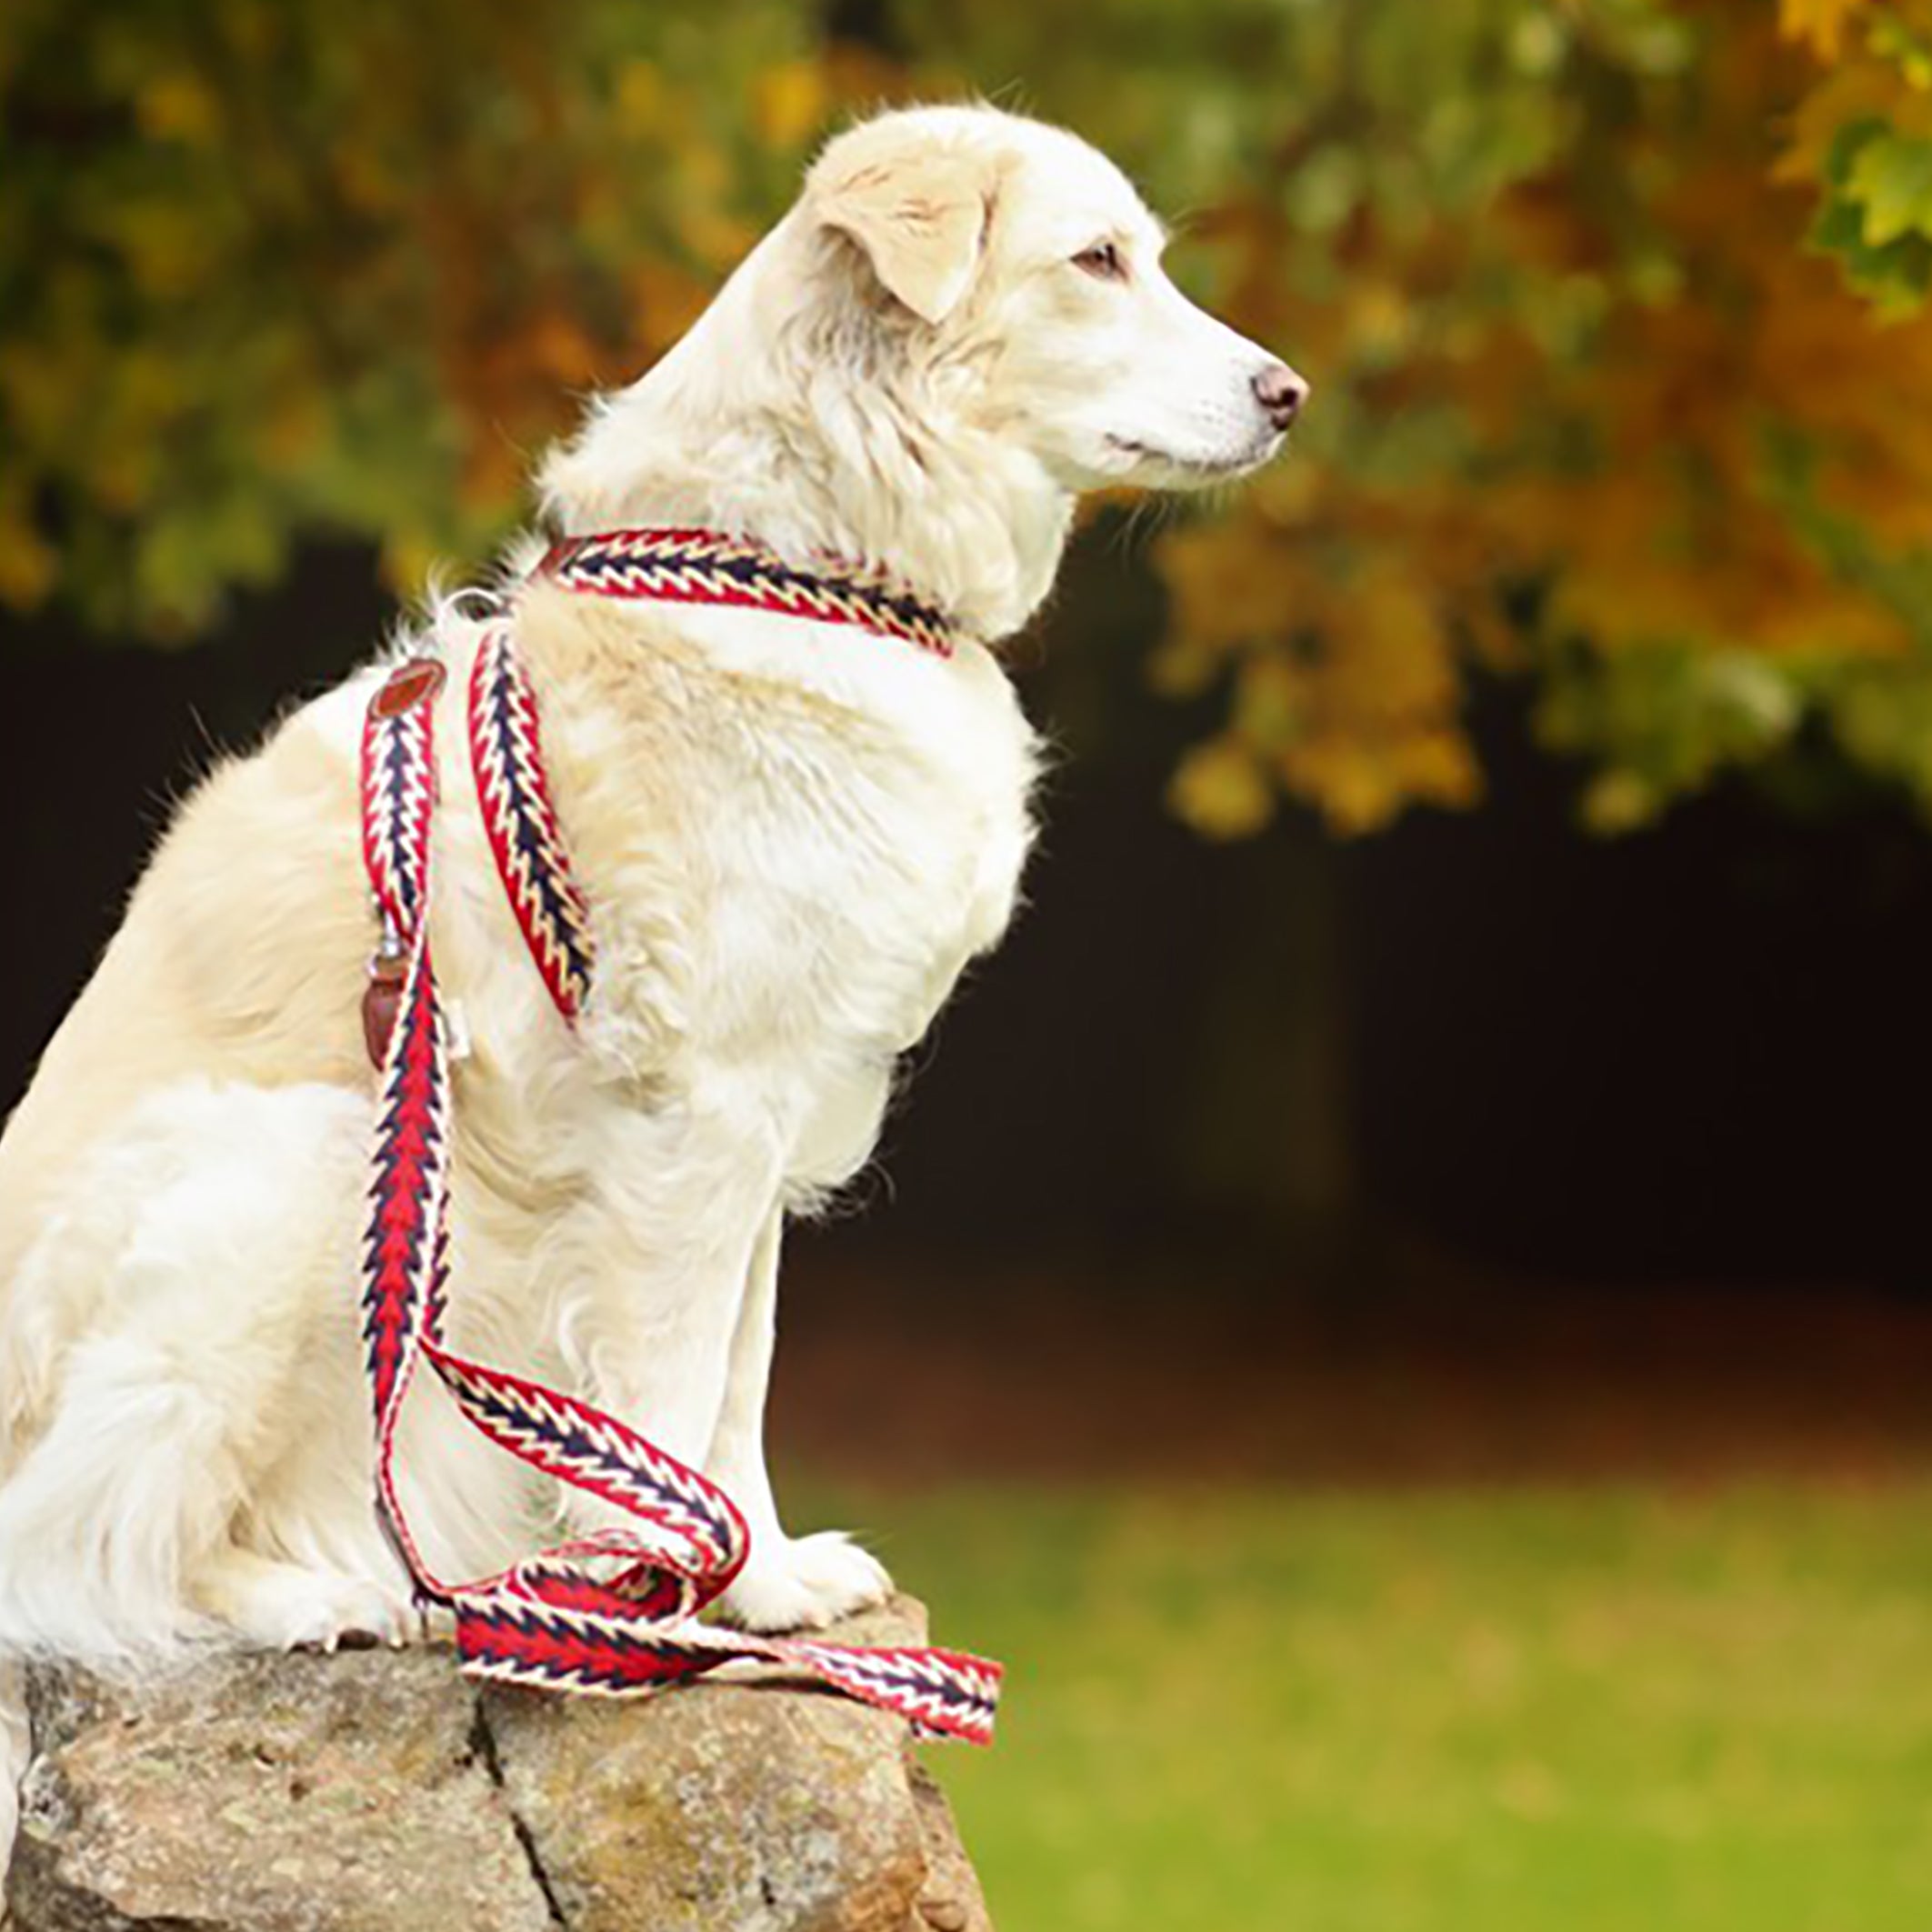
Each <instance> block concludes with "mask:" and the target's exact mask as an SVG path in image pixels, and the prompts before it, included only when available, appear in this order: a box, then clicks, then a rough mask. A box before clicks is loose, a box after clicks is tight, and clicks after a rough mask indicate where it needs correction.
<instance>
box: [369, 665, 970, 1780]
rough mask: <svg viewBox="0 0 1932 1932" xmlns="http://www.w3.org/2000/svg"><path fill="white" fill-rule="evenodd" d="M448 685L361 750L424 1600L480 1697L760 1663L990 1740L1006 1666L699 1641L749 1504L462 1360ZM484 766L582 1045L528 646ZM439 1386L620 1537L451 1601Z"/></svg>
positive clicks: (503, 867) (507, 872) (394, 1319)
mask: <svg viewBox="0 0 1932 1932" xmlns="http://www.w3.org/2000/svg"><path fill="white" fill-rule="evenodd" d="M444 681H445V674H444V671H443V667H442V666H441V665H440V664H439V663H437V662H435V661H434V660H431V659H416V660H414V661H412V662H410V663H408V664H405V665H404V666H401V667H400V668H399V669H398V670H397V671H395V673H394V674H393V675H392V676H391V677H390V678H389V680H388V682H387V683H385V685H384V686H382V688H381V689H380V690H378V691H377V693H376V694H375V697H374V698H373V699H372V700H371V702H370V705H369V708H368V712H367V715H366V716H365V721H364V726H363V741H362V802H363V856H364V861H365V866H366V868H367V871H368V876H369V882H370V885H371V887H372V889H373V891H374V893H375V901H376V905H377V908H378V911H379V914H380V916H381V920H382V931H383V937H382V945H381V948H380V950H379V952H378V954H377V956H376V959H375V963H374V965H373V966H372V969H371V983H370V989H369V995H368V997H367V999H366V1001H365V1028H366V1030H367V1033H368V1036H369V1040H370V1045H371V1048H372V1056H375V1057H377V1059H378V1064H379V1067H380V1076H379V1081H378V1095H379V1102H378V1108H377V1121H376V1134H375V1150H374V1156H373V1159H372V1163H371V1173H370V1189H369V1206H370V1215H369V1221H368V1228H367V1235H366V1238H365V1248H364V1267H363V1335H364V1343H365V1361H366V1366H367V1370H368V1376H369V1386H370V1395H371V1400H372V1403H373V1406H374V1415H375V1439H376V1464H375V1482H376V1503H377V1509H378V1514H379V1517H380V1518H381V1520H382V1522H383V1524H384V1527H385V1530H386V1531H387V1533H388V1535H389V1536H390V1537H391V1539H392V1541H393V1542H394V1543H395V1547H396V1550H397V1553H398V1555H399V1556H400V1557H401V1558H402V1560H403V1562H404V1563H405V1566H406V1567H407V1569H408V1571H409V1574H410V1577H411V1579H412V1580H413V1582H414V1584H415V1587H416V1589H417V1591H418V1593H419V1594H420V1595H421V1596H422V1597H424V1598H425V1599H426V1600H428V1601H430V1602H433V1603H435V1604H437V1605H440V1606H442V1607H444V1608H445V1609H446V1610H448V1612H449V1613H450V1615H451V1617H453V1619H454V1623H455V1641H456V1649H457V1654H458V1657H459V1659H460V1662H461V1665H462V1667H463V1669H464V1670H465V1672H467V1673H468V1674H470V1675H471V1676H474V1677H489V1678H494V1679H496V1680H498V1681H501V1682H506V1683H516V1684H526V1685H532V1686H536V1687H543V1688H548V1689H553V1690H575V1691H585V1692H591V1693H595V1694H598V1695H603V1696H606V1697H623V1696H627V1695H634V1694H636V1693H639V1692H643V1691H647V1690H650V1689H654V1688H656V1687H660V1686H663V1685H666V1684H670V1683H679V1682H684V1681H686V1680H688V1679H690V1678H693V1677H698V1676H701V1675H702V1674H703V1673H705V1672H706V1671H708V1670H713V1669H716V1667H718V1666H719V1665H721V1664H726V1663H729V1662H732V1661H734V1660H736V1659H745V1658H749V1659H753V1660H756V1661H761V1662H766V1663H771V1664H776V1665H780V1666H783V1667H786V1668H788V1669H791V1670H794V1671H798V1672H802V1673H804V1674H806V1675H808V1676H810V1677H816V1678H817V1679H818V1680H819V1681H820V1682H821V1683H823V1684H826V1685H828V1686H830V1687H833V1688H835V1689H836V1690H838V1691H841V1692H843V1693H844V1694H845V1695H846V1696H847V1697H855V1698H857V1699H859V1700H860V1701H862V1702H864V1703H867V1704H872V1705H876V1706H878V1707H881V1708H882V1709H886V1710H890V1711H894V1712H896V1713H897V1714H898V1715H900V1716H901V1717H906V1718H907V1719H908V1720H910V1722H911V1723H912V1725H913V1727H914V1728H915V1730H916V1732H917V1733H918V1734H920V1735H923V1736H928V1737H956V1738H963V1739H965V1740H966V1741H968V1742H971V1743H976V1744H985V1743H987V1742H989V1741H990V1740H991V1737H992V1730H993V1716H994V1708H995V1706H996V1702H997V1699H998V1695H999V1679H1000V1668H999V1666H998V1665H996V1664H994V1663H991V1662H988V1661H986V1659H983V1658H979V1657H969V1656H966V1655H963V1654H961V1653H959V1652H956V1651H951V1650H941V1649H936V1648H932V1647H926V1646H910V1645H899V1646H881V1647H856V1646H852V1645H842V1644H826V1643H818V1642H815V1641H813V1640H811V1639H809V1638H802V1637H787V1638H781V1637H756V1636H753V1635H750V1634H748V1633H745V1632H740V1631H735V1630H726V1629H723V1628H720V1627H716V1626H714V1625H710V1624H706V1623H701V1622H699V1621H698V1620H697V1619H698V1613H699V1612H700V1611H702V1610H703V1609H705V1607H706V1606H707V1605H709V1604H711V1603H713V1602H715V1601H716V1599H717V1597H719V1596H720V1595H722V1594H723V1592H724V1591H725V1590H726V1589H727V1588H728V1587H730V1585H731V1582H732V1580H733V1579H734V1578H735V1577H736V1576H737V1574H738V1572H739V1571H740V1570H741V1569H742V1568H743V1567H744V1565H745V1560H746V1556H747V1554H748V1552H749V1547H750V1537H749V1533H748V1531H747V1529H746V1524H745V1519H744V1517H742V1516H741V1515H740V1514H739V1513H738V1510H737V1508H736V1506H735V1505H734V1504H733V1503H732V1501H731V1499H730V1498H729V1497H727V1496H726V1494H725V1493H724V1491H722V1490H721V1489H719V1488H718V1487H716V1485H715V1484H713V1483H711V1482H709V1481H707V1480H706V1478H705V1477H702V1476H700V1475H699V1474H698V1473H697V1472H696V1470H694V1469H689V1468H686V1467H685V1465H684V1464H682V1463H680V1462H678V1461H677V1460H676V1458H675V1457H670V1456H667V1455H666V1454H665V1453H664V1451H663V1450H661V1449H659V1448H657V1447H656V1446H655V1445H654V1444H652V1443H650V1442H649V1441H647V1440H646V1438H645V1437H644V1436H640V1435H639V1434H638V1433H637V1432H636V1430H635V1429H633V1428H631V1427H630V1426H627V1425H626V1424H625V1423H623V1422H620V1421H619V1420H617V1418H616V1417H615V1416H607V1415H606V1414H604V1413H603V1412H602V1411H601V1410H599V1409H596V1408H594V1407H593V1406H591V1405H589V1404H588V1403H586V1402H582V1401H579V1400H578V1399H576V1397H575V1396H567V1395H565V1394H562V1393H560V1392H559V1391H557V1390H555V1389H550V1388H546V1387H544V1386H542V1385H541V1384H539V1383H536V1382H532V1381H529V1380H526V1378H524V1377H523V1376H516V1375H511V1374H509V1373H507V1372H506V1371H505V1370H503V1369H499V1368H492V1367H488V1366H485V1365H484V1364H482V1363H479V1362H474V1361H470V1360H468V1359H466V1358H465V1357H464V1356H459V1355H457V1354H455V1352H454V1351H452V1350H451V1349H450V1348H448V1347H447V1346H445V1341H444V1334H443V1325H444V1314H445V1303H446V1296H447V1288H448V1273H449V1260H448V1255H449V1236H448V1218H449V1178H450V1152H451V1130H452V1118H451V1090H450V1073H449V1057H448V1051H447V1043H446V1038H445V1022H444V1016H443V1009H442V1006H441V1002H440V1000H439V998H438V996H437V990H436V980H435V967H434V965H433V963H432V959H431V956H430V943H429V920H428V907H429V903H430V882H431V874H432V864H431V855H432V849H433V838H432V829H433V825H434V819H435V806H436V759H435V701H436V699H437V696H439V694H440V692H441V690H442V688H443V685H444ZM468 722H469V741H470V756H471V763H472V767H473V769H474V772H475V780H476V791H477V796H478V798H479V800H480V801H481V804H482V809H483V816H484V822H485V825H486V829H487V832H488V836H489V842H490V849H491V851H492V852H493V853H494V854H495V855H496V865H497V869H498V872H499V874H500V875H501V876H502V879H503V884H504V887H505V890H506V893H507V895H508V896H509V899H510V903H511V906H512V907H513V908H514V910H515V912H516V919H517V923H518V925H519V926H521V927H522V929H523V932H524V936H525V938H526V941H527V943H528V945H529V948H530V954H531V957H532V958H533V959H534V960H535V962H536V966H537V969H538V971H539V972H540V974H541V975H542V976H543V979H544V983H545V985H546V986H547V987H548V988H549V990H550V993H551V996H552V998H553V1000H554V1001H555V1003H556V1006H557V1009H558V1011H559V1012H560V1013H562V1014H563V1016H564V1017H565V1018H566V1020H567V1021H573V1022H574V1021H575V1020H576V1016H577V1015H578V1013H579V1012H580V1011H581V1009H582V1006H583V1003H584V1000H585V997H586V994H587V991H588V987H589V983H590V972H591V966H592V947H591V940H590V932H589V926H588V921H587V919H586V914H585V906H584V900H583V896H582V895H581V893H580V892H579V890H578V888H577V886H576V882H575V880H574V879H573V878H572V877H571V874H570V868H569V863H568V858H567V856H566V851H565V847H564V845H563V842H562V838H561V836H560V835H559V833H558V829H557V824H556V813H555V811H554V809H553V807H552V805H551V801H550V796H549V788H548V786H547V783H546V778H545V774H544V766H543V756H542V747H541V741H540V738H539V736H538V719H537V711H536V696H535V694H534V692H533V691H532V689H531V687H530V685H529V682H528V679H527V678H526V676H525V674H524V671H523V668H522V666H521V664H520V662H519V660H518V658H517V656H516V648H515V646H514V643H513V642H512V639H511V636H510V632H509V630H508V629H507V627H499V628H497V629H496V630H494V631H492V632H491V633H490V634H489V635H488V636H487V637H486V640H485V642H484V644H483V646H482V647H481V649H480V650H479V651H478V654H477V656H476V661H475V669H474V672H473V675H472V677H471V680H470V687H469V694H468ZM425 1362H426V1363H427V1364H428V1365H429V1366H430V1368H431V1369H432V1370H433V1371H434V1373H435V1376H437V1378H438V1379H439V1380H440V1381H441V1382H442V1384H443V1386H444V1387H445V1389H447V1390H448V1392H449V1394H450V1395H451V1396H453V1397H454V1398H455V1402H456V1405H457V1406H458V1408H459V1409H460V1410H461V1412H462V1414H463V1415H464V1416H465V1417H467V1419H468V1420H469V1421H470V1422H471V1423H472V1424H473V1425H474V1426H475V1427H476V1428H478V1429H480V1430H481V1431H482V1432H483V1434H484V1435H486V1436H488V1437H489V1438H490V1439H491V1440H492V1441H493V1442H495V1443H496V1444H497V1445H498V1446H500V1447H502V1448H504V1449H506V1450H507V1451H508V1452H509V1453H510V1454H511V1455H513V1456H516V1457H520V1458H521V1459H522V1460H523V1461H525V1462H526V1463H528V1464H530V1465H531V1467H534V1468H536V1469H538V1470H540V1471H542V1472H543V1473H544V1474H545V1475H546V1476H549V1477H555V1478H556V1479H557V1480H558V1481H560V1482H564V1483H567V1484H569V1485H570V1486H572V1487H575V1488H578V1489H582V1490H585V1491H587V1492H588V1493H590V1494H592V1495H594V1496H597V1497H602V1498H603V1499H604V1500H605V1501H606V1502H608V1503H612V1504H615V1505H616V1506H617V1507H619V1508H621V1509H623V1510H624V1511H625V1512H626V1514H627V1516H628V1517H629V1518H630V1519H631V1520H630V1522H629V1523H628V1524H627V1525H626V1527H624V1528H621V1529H606V1530H600V1531H597V1532H596V1533H594V1534H591V1535H587V1536H583V1537H576V1538H573V1539H571V1540H570V1541H568V1542H566V1543H563V1544H560V1545H558V1546H556V1547H553V1548H550V1549H546V1550H544V1551H542V1552H541V1553H539V1554H538V1555H536V1556H534V1557H528V1558H526V1559H525V1560H524V1561H522V1562H520V1563H517V1564H515V1565H513V1566H512V1567H510V1568H508V1569H506V1570H504V1571H502V1572H500V1573H498V1574H497V1575H496V1576H493V1577H480V1578H475V1579H472V1580H469V1581H465V1582H453V1581H450V1580H448V1579H446V1578H444V1577H439V1576H438V1575H437V1574H436V1573H435V1570H434V1569H433V1568H432V1567H431V1566H430V1564H429V1563H428V1561H427V1560H426V1559H425V1557H424V1555H423V1552H422V1550H421V1548H420V1547H419V1546H418V1545H417V1543H416V1542H415V1537H414V1535H413V1534H412V1532H411V1530H410V1527H409V1525H408V1522H407V1519H406V1517H405V1514H404V1511H403V1507H402V1501H401V1498H400V1497H399V1496H398V1494H397V1491H396V1484H395V1435H396V1426H397V1421H398V1418H399V1416H400V1415H401V1411H402V1406H403V1401H404V1398H405V1396H406V1395H407V1393H408V1390H409V1387H410V1386H411V1383H412V1381H413V1379H414V1377H415V1373H416V1370H417V1368H418V1366H420V1365H421V1364H423V1363H425Z"/></svg>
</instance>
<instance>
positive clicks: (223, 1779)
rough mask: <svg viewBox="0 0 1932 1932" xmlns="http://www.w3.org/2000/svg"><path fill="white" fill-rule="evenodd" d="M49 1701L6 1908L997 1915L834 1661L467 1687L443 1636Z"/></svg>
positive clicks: (551, 1921)
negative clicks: (552, 1685)
mask: <svg viewBox="0 0 1932 1932" xmlns="http://www.w3.org/2000/svg"><path fill="white" fill-rule="evenodd" d="M924 1624H925V1617H924V1613H923V1612H922V1611H921V1610H920V1609H919V1607H918V1606H917V1605H916V1604H914V1603H911V1602H909V1601H908V1600H906V1599H904V1598H901V1599H899V1600H898V1601H897V1602H896V1603H895V1604H893V1605H891V1606H889V1607H887V1608H886V1609H885V1610H882V1611H878V1612H876V1613H874V1614H873V1615H872V1616H870V1617H863V1618H856V1619H854V1620H853V1621H852V1622H851V1623H850V1624H848V1625H846V1626H844V1627H841V1629H840V1630H839V1631H838V1632H836V1635H838V1636H841V1637H849V1638H851V1639H854V1640H856V1641H860V1642H872V1643H884V1642H896V1643H904V1642H912V1641H918V1640H919V1639H920V1638H921V1637H923V1635H924ZM32 1704H33V1713H34V1744H35V1758H34V1764H33V1767H32V1769H31V1770H30V1771H29V1773H28V1775H27V1780H26V1786H25V1793H24V1796H23V1801H22V1807H21V1827H20V1837H19V1841H18V1844H17V1846H16V1847H15V1857H14V1865H13V1869H12V1872H11V1873H10V1875H9V1877H8V1881H7V1905H8V1907H9V1908H10V1912H11V1917H10V1918H9V1919H8V1920H6V1921H5V1926H6V1927H7V1932H403V1928H405V1927H408V1928H411V1932H420V1928H421V1927H425V1926H435V1925H443V1926H448V1927H464V1928H465V1932H466V1928H470V1927H475V1928H477V1932H485V1928H487V1932H554V1928H556V1927H568V1928H570V1932H988V1928H987V1922H986V1907H985V1904H984V1902H983V1900H982V1899H981V1897H980V1893H979V1887H978V1884H977V1882H976V1879H975V1878H974V1877H973V1872H972V1868H971V1867H970V1866H969V1865H968V1864H967V1862H966V1857H965V1854H964V1852H963V1851H962V1850H961V1848H960V1846H959V1841H958V1838H957V1837H956V1834H955V1832H954V1829H953V1824H952V1819H951V1817H950V1814H949V1813H948V1811H947V1809H946V1800H945V1798H944V1797H941V1795H940V1793H939V1791H938V1788H937V1787H936V1786H935V1785H934V1784H933V1782H932V1780H931V1779H930V1778H929V1777H927V1776H926V1773H925V1771H924V1768H923V1767H921V1766H920V1765H919V1764H918V1763H916V1761H915V1759H914V1758H913V1757H912V1754H911V1750H910V1748H909V1747H908V1745H907V1742H906V1727H905V1726H904V1724H903V1723H901V1722H900V1721H899V1720H898V1719H897V1718H896V1717H888V1716H886V1715H885V1714H884V1713H882V1712H878V1711H873V1710H869V1709H866V1708H865V1707H862V1706H859V1705H856V1704H851V1703H848V1702H846V1701H845V1700H844V1699H841V1698H838V1697H832V1696H830V1695H827V1694H826V1693H825V1692H823V1691H819V1690H816V1689H811V1688H806V1687H791V1686H789V1685H787V1686H786V1687H782V1688H779V1687H772V1686H769V1685H749V1684H743V1683H733V1684H726V1683H718V1682H716V1681H714V1682H711V1683H701V1684H697V1685H693V1686H690V1687H685V1688H682V1689H678V1690H674V1691H670V1692H667V1693H665V1694H663V1695H660V1696H657V1697H650V1698H646V1699H644V1700H642V1701H638V1702H628V1703H621V1704H620V1703H606V1702H600V1701H598V1700H596V1699H592V1698H570V1699H565V1698H556V1697H546V1696H545V1695H543V1694H541V1693H536V1692H525V1691H516V1690H506V1689H500V1688H495V1687H492V1688H489V1689H486V1690H483V1691H480V1692H479V1690H478V1689H477V1688H476V1687H475V1686H474V1685H471V1684H469V1683H467V1682H465V1680H464V1679H463V1678H462V1677H458V1676H457V1674H456V1670H455V1664H454V1662H453V1660H452V1659H451V1657H450V1656H449V1654H448V1652H447V1651H446V1650H443V1649H441V1648H428V1649H417V1650H406V1651H351V1652H345V1653H343V1654H342V1655H340V1656H336V1657H317V1656H295V1657H263V1656H250V1657H225V1658H221V1659H218V1660H215V1661H213V1662H210V1663H209V1664H207V1665H205V1666H203V1667H200V1668H198V1669H197V1670H196V1671H195V1673H194V1674H193V1675H191V1676H188V1677H181V1678H178V1679H175V1680H172V1681H170V1682H168V1683H166V1684H164V1685H160V1686H155V1687H146V1688H144V1689H141V1690H138V1691H135V1690H129V1689H124V1688H122V1687H116V1686H112V1685H106V1684H103V1683H101V1682H100V1681H98V1680H96V1679H95V1678H93V1677H88V1676H86V1675H85V1674H84V1673H82V1672H79V1671H73V1670H54V1669H49V1668H43V1669H39V1670H36V1672H35V1674H34V1678H33V1682H32Z"/></svg>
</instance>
